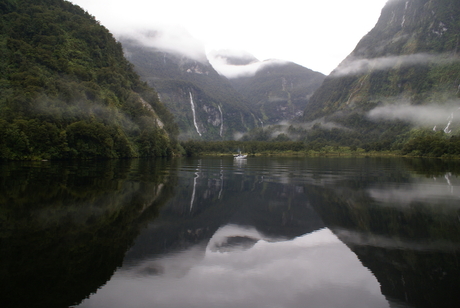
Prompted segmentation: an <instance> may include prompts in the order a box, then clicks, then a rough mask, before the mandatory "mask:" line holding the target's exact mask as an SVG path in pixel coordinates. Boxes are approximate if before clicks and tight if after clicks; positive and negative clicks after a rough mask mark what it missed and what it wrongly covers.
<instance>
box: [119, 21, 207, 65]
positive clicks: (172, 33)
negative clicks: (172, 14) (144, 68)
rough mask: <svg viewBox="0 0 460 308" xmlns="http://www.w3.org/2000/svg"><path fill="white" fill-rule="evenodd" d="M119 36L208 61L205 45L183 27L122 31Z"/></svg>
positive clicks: (204, 61) (197, 59) (169, 51)
mask: <svg viewBox="0 0 460 308" xmlns="http://www.w3.org/2000/svg"><path fill="white" fill-rule="evenodd" d="M117 36H119V37H122V38H130V39H134V40H136V41H137V42H139V43H140V44H142V45H144V46H147V47H152V48H156V49H159V50H161V51H165V52H168V53H173V54H178V55H182V56H186V57H188V58H191V59H193V60H196V61H200V62H203V63H206V62H207V61H208V60H207V57H206V52H205V48H204V45H203V44H202V43H201V42H200V41H199V40H198V39H195V38H194V37H193V36H192V35H191V34H190V33H188V32H187V31H186V30H185V29H184V28H182V27H174V26H169V27H166V28H161V27H158V28H155V29H153V30H145V29H144V30H142V29H138V30H133V31H125V32H121V31H120V32H119V33H117Z"/></svg>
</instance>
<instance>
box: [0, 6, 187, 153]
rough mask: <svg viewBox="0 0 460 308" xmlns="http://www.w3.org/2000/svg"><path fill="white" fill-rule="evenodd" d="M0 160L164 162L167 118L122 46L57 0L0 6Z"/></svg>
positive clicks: (170, 147)
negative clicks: (138, 159)
mask: <svg viewBox="0 0 460 308" xmlns="http://www.w3.org/2000/svg"><path fill="white" fill-rule="evenodd" d="M0 53H1V54H2V58H1V60H0V92H1V93H2V95H1V96H0V160H5V159H6V160H10V159H69V158H79V159H90V158H119V157H140V156H167V155H171V154H172V153H173V152H174V151H175V146H176V144H177V142H176V141H175V140H176V137H177V134H178V129H177V126H176V124H175V122H174V119H173V116H172V114H171V113H170V112H169V111H168V110H167V109H166V108H165V107H164V105H163V104H162V103H161V102H160V101H159V98H158V95H157V93H156V92H155V91H154V90H153V89H151V88H149V87H148V86H147V85H146V83H144V82H142V81H141V80H140V79H139V76H138V75H137V74H136V73H135V72H134V70H133V67H132V65H131V64H130V63H129V62H128V61H127V60H126V59H125V58H124V55H123V50H122V47H121V44H120V43H118V42H117V41H116V40H115V39H114V38H113V36H112V34H111V33H110V32H109V31H108V30H107V29H106V28H105V27H103V26H102V25H100V24H99V22H98V21H97V20H96V19H95V18H94V17H93V16H91V15H89V14H88V13H86V12H85V11H84V10H83V9H81V8H80V7H78V6H75V5H73V4H71V3H70V2H67V1H64V0H15V1H13V0H7V1H2V2H1V3H0Z"/></svg>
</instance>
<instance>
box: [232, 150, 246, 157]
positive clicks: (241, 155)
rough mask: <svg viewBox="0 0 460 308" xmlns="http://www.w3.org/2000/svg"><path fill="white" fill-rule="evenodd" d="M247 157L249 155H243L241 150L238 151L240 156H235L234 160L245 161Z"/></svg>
mask: <svg viewBox="0 0 460 308" xmlns="http://www.w3.org/2000/svg"><path fill="white" fill-rule="evenodd" d="M246 157H248V155H247V154H241V151H240V149H238V154H235V155H233V158H234V159H245V158H246Z"/></svg>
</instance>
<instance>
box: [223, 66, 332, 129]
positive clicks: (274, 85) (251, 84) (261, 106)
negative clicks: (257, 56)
mask: <svg viewBox="0 0 460 308" xmlns="http://www.w3.org/2000/svg"><path fill="white" fill-rule="evenodd" d="M227 63H229V64H233V65H248V64H249V65H253V64H254V63H257V60H255V61H254V60H252V61H250V62H248V61H245V60H244V59H240V61H238V59H237V58H235V57H233V58H227ZM235 63H236V64H235ZM259 63H260V67H259V68H258V69H257V70H256V71H255V72H254V73H253V74H250V75H242V76H237V77H234V78H229V80H230V83H231V84H232V86H233V87H234V88H235V89H236V90H237V91H238V93H240V94H241V95H242V97H243V99H244V100H245V102H246V103H247V104H248V106H250V107H251V108H252V109H253V110H255V111H256V112H257V114H258V115H259V116H260V117H261V120H262V121H263V124H264V125H271V124H276V123H279V122H282V121H289V120H292V119H293V118H295V117H298V116H301V115H303V110H304V109H305V107H306V106H307V103H308V101H309V99H310V97H311V96H312V94H313V93H314V91H315V90H316V89H317V88H319V86H320V85H321V84H322V82H323V80H324V78H325V77H326V76H324V75H323V74H321V73H318V72H314V71H312V70H310V69H308V68H305V67H303V66H300V65H298V64H295V63H292V62H284V61H283V62H282V61H278V62H277V61H271V62H270V61H266V63H267V64H265V63H263V62H259Z"/></svg>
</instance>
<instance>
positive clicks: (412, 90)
mask: <svg viewBox="0 0 460 308" xmlns="http://www.w3.org/2000/svg"><path fill="white" fill-rule="evenodd" d="M459 43H460V6H459V5H458V1H455V0H390V1H388V2H387V4H386V6H385V7H384V8H383V10H382V12H381V16H380V18H379V20H378V22H377V24H376V25H375V27H374V28H373V29H372V30H371V31H370V32H369V33H368V34H367V35H366V36H364V37H363V38H362V39H361V41H360V42H359V43H358V45H357V46H356V48H355V49H354V50H353V52H352V53H351V54H350V55H349V56H348V57H347V58H346V59H345V60H344V61H343V62H342V63H341V64H340V65H339V66H338V67H337V68H336V69H335V70H334V71H333V72H332V73H331V74H330V75H329V76H328V77H327V78H326V79H325V81H324V83H323V84H322V85H321V87H320V88H319V89H318V90H317V91H316V92H315V93H314V95H313V96H312V97H311V99H310V100H309V102H308V104H307V107H306V108H305V110H304V116H303V117H302V119H301V122H309V123H312V124H314V123H316V124H317V125H316V128H317V129H316V133H318V132H321V134H320V135H321V138H329V140H333V139H334V138H335V140H334V141H336V142H338V143H342V144H353V143H355V144H357V145H362V143H363V142H364V143H365V142H377V143H380V144H381V145H385V144H387V145H389V144H393V145H394V144H395V142H396V143H397V142H401V140H403V139H404V138H406V137H407V135H404V134H407V133H408V132H409V131H411V129H414V128H417V129H424V130H426V131H428V130H430V131H433V130H434V131H438V132H440V131H442V132H444V133H446V134H454V133H457V132H458V129H459V124H460V122H458V109H459V108H458V107H459V105H460V104H459V97H460V86H459V83H460V57H459ZM324 124H328V125H329V126H330V127H334V128H338V129H340V131H336V133H335V134H334V136H331V134H330V133H329V136H328V132H327V130H326V129H324V128H325V125H324ZM313 131H314V129H313V130H312V131H310V133H309V134H310V137H311V136H312V135H313V134H315V133H314V132H313ZM329 131H330V130H329ZM337 136H340V137H337ZM340 138H341V139H340Z"/></svg>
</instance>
